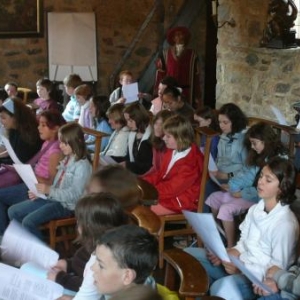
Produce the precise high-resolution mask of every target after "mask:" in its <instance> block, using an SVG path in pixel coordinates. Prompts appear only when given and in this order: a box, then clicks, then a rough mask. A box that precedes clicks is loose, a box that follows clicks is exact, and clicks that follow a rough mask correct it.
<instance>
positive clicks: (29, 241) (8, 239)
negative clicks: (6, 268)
mask: <svg viewBox="0 0 300 300" xmlns="http://www.w3.org/2000/svg"><path fill="white" fill-rule="evenodd" d="M1 252H2V260H3V261H4V262H7V263H9V264H12V265H16V264H18V265H22V264H24V263H26V262H34V263H36V264H38V265H40V266H41V267H43V268H45V269H47V270H49V269H50V268H51V267H53V266H55V265H56V263H57V261H58V258H59V255H58V253H56V252H55V251H53V250H52V249H50V248H49V247H48V246H47V245H45V244H44V243H43V242H42V241H41V240H40V239H38V238H37V237H35V236H34V235H32V234H31V233H30V232H29V231H27V230H26V229H24V228H23V227H22V226H21V225H20V224H19V223H18V222H17V221H15V220H12V221H11V222H10V224H9V225H8V227H7V229H6V231H5V232H4V235H3V239H2V244H1ZM0 299H1V298H0Z"/></svg>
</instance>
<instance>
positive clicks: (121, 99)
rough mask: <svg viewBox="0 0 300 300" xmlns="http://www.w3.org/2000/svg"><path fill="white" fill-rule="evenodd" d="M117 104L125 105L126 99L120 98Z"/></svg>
mask: <svg viewBox="0 0 300 300" xmlns="http://www.w3.org/2000/svg"><path fill="white" fill-rule="evenodd" d="M117 102H118V103H125V102H126V99H125V98H124V97H121V98H119V99H118V101H117Z"/></svg>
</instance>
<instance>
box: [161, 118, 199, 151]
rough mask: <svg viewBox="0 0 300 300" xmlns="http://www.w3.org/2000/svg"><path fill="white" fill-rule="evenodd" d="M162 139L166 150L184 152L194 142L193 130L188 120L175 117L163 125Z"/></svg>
mask: <svg viewBox="0 0 300 300" xmlns="http://www.w3.org/2000/svg"><path fill="white" fill-rule="evenodd" d="M163 130H164V134H165V135H164V138H163V140H164V141H165V143H166V146H167V148H169V149H173V150H177V151H179V152H181V151H184V150H186V149H188V148H189V147H191V145H192V143H193V142H194V130H193V127H192V125H191V123H190V121H189V120H187V119H186V118H184V117H182V116H180V115H175V116H173V117H170V118H168V119H167V120H166V121H165V122H164V124H163Z"/></svg>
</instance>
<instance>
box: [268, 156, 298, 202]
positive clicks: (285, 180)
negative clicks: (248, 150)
mask: <svg viewBox="0 0 300 300" xmlns="http://www.w3.org/2000/svg"><path fill="white" fill-rule="evenodd" d="M266 166H268V167H269V168H270V170H271V172H272V173H273V174H274V175H275V176H276V177H277V179H278V180H279V189H280V194H279V196H278V201H280V203H281V204H283V205H285V204H291V203H292V202H294V201H295V199H296V196H295V192H296V174H297V173H296V169H295V166H294V164H293V163H292V162H291V161H290V160H288V159H285V158H282V157H279V156H276V157H273V158H272V159H270V160H269V161H268V162H267V164H266Z"/></svg>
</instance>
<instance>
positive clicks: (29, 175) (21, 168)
mask: <svg viewBox="0 0 300 300" xmlns="http://www.w3.org/2000/svg"><path fill="white" fill-rule="evenodd" d="M13 166H14V168H15V169H16V171H17V173H18V174H19V176H20V177H21V178H22V180H23V181H24V183H25V184H26V186H27V187H28V189H29V190H30V191H31V192H33V193H34V194H35V195H36V196H38V197H40V198H43V199H47V197H46V195H45V194H41V193H39V192H38V191H37V189H36V186H35V185H36V184H37V183H38V181H37V179H36V177H35V174H34V172H33V169H32V166H31V165H25V164H14V165H13Z"/></svg>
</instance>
